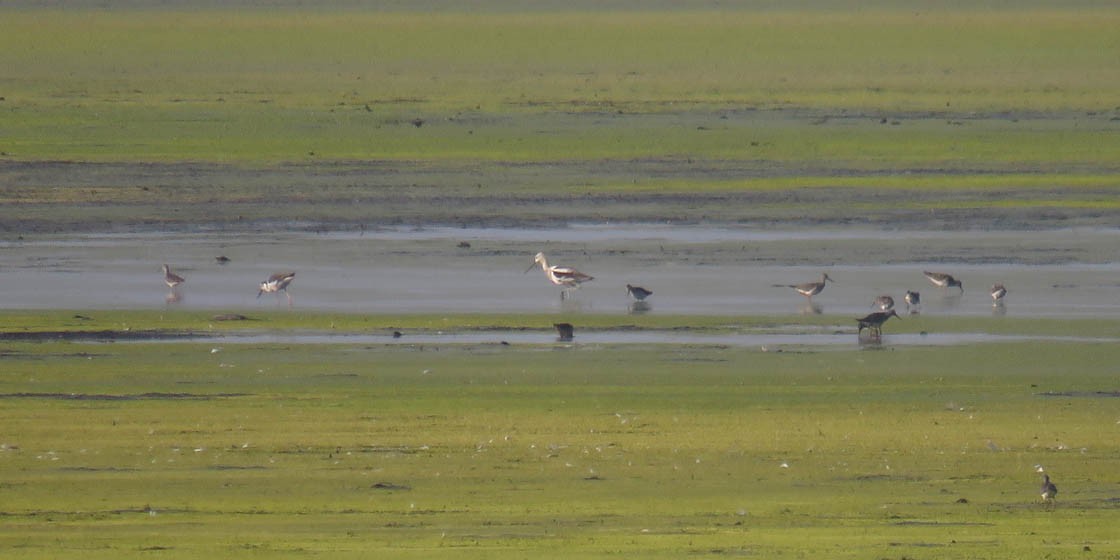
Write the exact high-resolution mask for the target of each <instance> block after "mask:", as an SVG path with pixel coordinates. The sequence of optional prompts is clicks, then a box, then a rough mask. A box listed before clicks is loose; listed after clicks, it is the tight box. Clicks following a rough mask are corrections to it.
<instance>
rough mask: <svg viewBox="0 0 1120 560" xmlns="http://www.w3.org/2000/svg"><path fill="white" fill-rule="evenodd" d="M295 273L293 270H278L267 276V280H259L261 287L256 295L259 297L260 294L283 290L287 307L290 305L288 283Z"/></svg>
mask: <svg viewBox="0 0 1120 560" xmlns="http://www.w3.org/2000/svg"><path fill="white" fill-rule="evenodd" d="M295 277H296V273H294V272H278V273H276V274H273V275H272V276H269V277H268V280H266V281H264V282H261V288H260V290H259V291H258V292H257V297H258V298H260V297H261V294H277V293H280V292H284V295H286V296H288V307H291V305H292V294H290V293H288V284H291V283H292V280H293V279H295Z"/></svg>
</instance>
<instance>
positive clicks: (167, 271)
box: [163, 264, 186, 290]
mask: <svg viewBox="0 0 1120 560" xmlns="http://www.w3.org/2000/svg"><path fill="white" fill-rule="evenodd" d="M183 282H186V280H184V279H183V277H182V276H179V275H178V274H175V273H174V272H171V267H170V266H167V265H166V264H165V265H163V283H164V284H167V287H168V288H171V289H172V290H174V289H175V288H177V287H178V286H179V284H182V283H183Z"/></svg>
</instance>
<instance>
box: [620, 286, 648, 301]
mask: <svg viewBox="0 0 1120 560" xmlns="http://www.w3.org/2000/svg"><path fill="white" fill-rule="evenodd" d="M626 293H628V294H630V295H631V296H632V297H633V298H634V299H636V300H638V301H645V299H646V298H647V297H649V296H652V295H653V292H652V291H650V290H647V289H645V288H643V287H641V286H631V285H630V284H627V285H626Z"/></svg>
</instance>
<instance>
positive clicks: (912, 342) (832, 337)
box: [130, 330, 1120, 353]
mask: <svg viewBox="0 0 1120 560" xmlns="http://www.w3.org/2000/svg"><path fill="white" fill-rule="evenodd" d="M1022 341H1068V342H1112V343H1115V342H1120V340H1116V339H1101V338H1086V337H1073V336H1059V337H1055V336H1020V335H995V334H988V333H923V334H884V335H883V336H882V337H881V338H880V339H877V340H871V339H869V338H867V337H866V336H865V337H862V338H860V337H857V336H856V334H855V331H854V330H853V331H852V332H850V333H842V332H834V333H781V334H774V333H740V334H705V333H687V332H683V333H682V332H679V331H662V330H651V331H640V332H639V331H625V332H622V331H597V330H588V331H577V333H576V336H575V337H574V338H573V339H572V340H570V341H569V340H559V339H558V338H557V337H556V334H555V333H552V332H527V331H499V330H488V331H486V332H455V333H424V334H407V335H403V336H400V337H394V336H393V335H391V334H353V333H348V334H329V333H306V332H304V333H298V332H297V333H292V332H284V333H272V332H269V333H237V334H220V335H214V336H197V337H191V336H187V337H180V336H176V337H169V338H163V339H160V338H155V339H137V340H134V341H130V342H143V343H152V342H163V343H182V342H192V343H198V342H209V343H212V344H213V345H214V349H213V350H212V351H213V352H214V353H217V352H220V351H221V345H222V344H367V345H411V346H439V345H447V344H473V345H488V344H489V345H504V344H509V345H521V344H549V343H553V342H555V343H560V344H565V345H594V344H684V345H698V346H699V345H703V346H728V347H744V348H751V347H757V348H760V349H763V350H766V351H781V350H782V349H783V347H798V348H805V347H820V348H834V349H856V348H874V347H888V346H889V347H894V346H955V345H959V344H979V343H995V342H1022Z"/></svg>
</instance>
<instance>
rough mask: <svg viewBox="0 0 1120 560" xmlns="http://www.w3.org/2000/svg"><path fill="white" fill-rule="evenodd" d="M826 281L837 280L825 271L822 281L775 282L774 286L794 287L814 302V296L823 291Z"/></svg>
mask: <svg viewBox="0 0 1120 560" xmlns="http://www.w3.org/2000/svg"><path fill="white" fill-rule="evenodd" d="M825 282H835V280H833V279H832V278H829V276H828V273H823V274H821V281H820V282H807V283H805V284H774V287H777V288H793V289H794V291H796V292H797V293H799V294H801V295H803V296H805V298H806V299H808V300H809V303H813V296H815V295H817V294H819V293H821V290H824V283H825Z"/></svg>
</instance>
